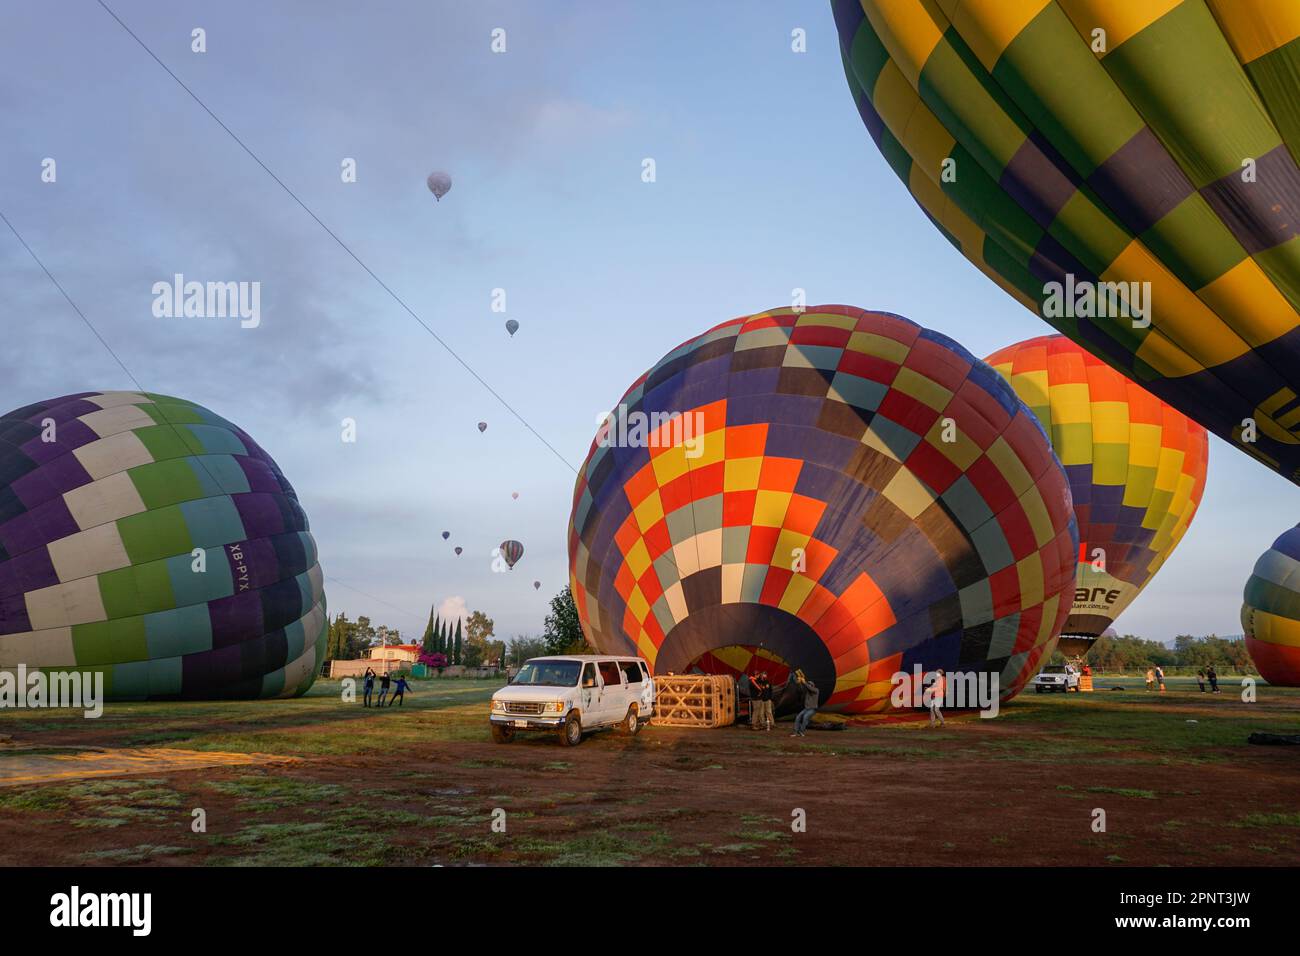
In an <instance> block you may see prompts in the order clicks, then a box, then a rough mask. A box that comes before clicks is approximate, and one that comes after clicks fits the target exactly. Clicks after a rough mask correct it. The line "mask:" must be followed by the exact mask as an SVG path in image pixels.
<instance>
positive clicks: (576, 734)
mask: <svg viewBox="0 0 1300 956" xmlns="http://www.w3.org/2000/svg"><path fill="white" fill-rule="evenodd" d="M560 743H562V744H564V745H565V746H566V747H576V746H578V744H580V743H582V720H581V719H580V718H579V717H578V715H577V714H569V718H568V720H566V721H565V722H564V726H563V727H561V728H560Z"/></svg>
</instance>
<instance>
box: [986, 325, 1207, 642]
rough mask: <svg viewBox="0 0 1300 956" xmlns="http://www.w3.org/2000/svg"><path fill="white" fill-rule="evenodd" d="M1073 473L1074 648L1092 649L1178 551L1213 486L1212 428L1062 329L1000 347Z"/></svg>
mask: <svg viewBox="0 0 1300 956" xmlns="http://www.w3.org/2000/svg"><path fill="white" fill-rule="evenodd" d="M985 361H987V362H988V363H989V364H990V365H992V366H993V367H994V368H995V369H996V370H997V371H998V372H999V373H1000V374H1001V375H1002V376H1003V377H1004V378H1006V379H1007V380H1008V381H1010V382H1011V386H1012V388H1014V389H1015V391H1016V394H1017V395H1019V396H1020V399H1021V401H1023V402H1024V403H1025V404H1026V405H1028V406H1029V407H1030V408H1031V409H1032V410H1033V412H1034V414H1035V415H1037V416H1038V420H1039V421H1040V422H1042V424H1043V427H1044V428H1045V429H1046V430H1047V434H1048V436H1049V437H1050V438H1051V441H1052V448H1053V450H1055V452H1056V455H1057V457H1058V458H1060V459H1061V464H1063V465H1064V466H1065V472H1066V475H1067V476H1068V477H1069V480H1070V493H1071V494H1072V495H1073V497H1074V512H1075V517H1076V518H1077V519H1078V523H1079V566H1078V569H1077V574H1076V583H1075V596H1074V607H1073V608H1072V610H1071V612H1070V616H1069V617H1068V618H1067V619H1066V622H1065V627H1064V628H1063V629H1062V632H1061V640H1060V645H1059V646H1060V648H1061V650H1062V651H1064V652H1065V653H1066V654H1071V655H1073V654H1080V653H1083V652H1085V651H1086V650H1087V649H1088V648H1089V647H1090V646H1091V645H1092V643H1093V642H1094V641H1095V640H1096V639H1097V637H1098V636H1100V635H1101V634H1102V632H1103V631H1105V630H1106V628H1108V627H1110V625H1111V624H1112V623H1113V622H1114V620H1115V619H1116V618H1117V617H1119V615H1120V612H1122V611H1123V610H1124V609H1125V608H1126V607H1128V605H1129V604H1130V603H1132V601H1133V599H1134V598H1135V597H1137V595H1138V593H1139V592H1140V591H1141V590H1142V588H1143V587H1145V586H1146V583H1147V582H1148V581H1150V580H1151V578H1152V576H1153V575H1154V574H1155V573H1156V571H1158V570H1159V569H1160V566H1161V565H1162V564H1163V563H1164V562H1165V559H1166V558H1168V557H1169V555H1170V554H1171V553H1172V552H1173V550H1174V548H1175V547H1176V546H1177V545H1178V542H1179V541H1180V540H1181V539H1182V537H1183V534H1184V532H1186V531H1187V527H1188V525H1189V524H1190V523H1191V520H1192V516H1193V515H1195V514H1196V508H1197V506H1198V505H1199V504H1200V502H1201V493H1202V492H1203V491H1204V490H1205V468H1206V464H1207V460H1208V451H1209V446H1208V440H1207V436H1206V431H1205V429H1204V428H1202V427H1201V426H1200V425H1198V424H1196V422H1194V421H1192V420H1191V419H1190V418H1188V417H1187V416H1185V415H1183V414H1182V413H1181V412H1179V411H1178V410H1176V409H1175V408H1173V407H1172V406H1170V405H1167V404H1165V403H1164V402H1162V401H1161V400H1160V399H1158V398H1156V397H1155V396H1154V395H1152V394H1151V393H1150V392H1148V391H1146V390H1145V389H1144V388H1142V387H1141V386H1140V385H1138V384H1136V383H1135V382H1132V381H1130V380H1129V379H1127V378H1125V377H1124V376H1123V375H1121V374H1120V373H1119V372H1117V371H1115V370H1114V369H1113V368H1111V367H1110V366H1109V365H1106V364H1105V363H1104V362H1102V361H1101V360H1100V359H1097V358H1095V357H1094V356H1093V355H1092V354H1091V353H1089V352H1086V351H1084V350H1083V349H1082V348H1080V347H1079V346H1077V345H1075V344H1074V343H1073V342H1071V341H1070V340H1069V339H1067V338H1066V337H1065V336H1063V335H1044V336H1040V337H1039V338H1034V339H1029V340H1028V341H1025V342H1021V343H1019V344H1018V345H1010V346H1008V347H1006V348H1004V349H1001V350H999V351H997V352H994V353H993V354H992V355H990V356H989V357H988V358H987V359H986V360H985Z"/></svg>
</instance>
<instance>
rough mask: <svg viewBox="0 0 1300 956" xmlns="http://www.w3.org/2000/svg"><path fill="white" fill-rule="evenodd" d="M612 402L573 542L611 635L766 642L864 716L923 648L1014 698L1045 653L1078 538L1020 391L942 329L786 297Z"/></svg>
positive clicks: (688, 656) (589, 609) (1060, 615)
mask: <svg viewBox="0 0 1300 956" xmlns="http://www.w3.org/2000/svg"><path fill="white" fill-rule="evenodd" d="M614 408H615V412H614V413H612V417H611V419H610V420H609V422H608V424H607V425H603V426H602V428H601V430H600V432H599V433H598V435H597V439H596V440H595V441H593V443H592V446H591V450H590V451H589V452H588V456H587V459H586V461H585V462H584V463H583V466H582V468H581V469H580V470H579V477H578V481H577V485H576V487H575V489H574V496H573V512H572V518H571V521H570V525H569V542H568V543H569V570H570V579H569V580H570V587H571V589H572V593H573V597H574V601H575V603H576V606H577V609H578V614H579V618H580V620H581V623H582V627H583V631H584V633H585V634H586V636H587V638H588V640H589V642H590V643H591V644H592V646H594V647H596V648H597V649H599V650H600V652H601V653H605V654H639V655H642V656H644V657H645V658H646V659H647V661H649V662H650V664H651V666H652V667H653V668H654V670H655V672H656V673H665V672H668V671H674V672H677V673H682V672H686V671H689V670H690V669H691V668H692V667H695V666H697V665H699V662H700V661H701V659H702V658H705V656H706V655H711V654H714V652H715V651H718V650H719V649H723V648H729V647H734V646H737V645H749V646H753V647H762V648H765V649H766V650H767V651H768V652H770V653H772V654H774V655H776V656H777V657H779V658H780V659H781V660H783V661H784V662H785V663H786V664H788V665H790V666H791V667H799V668H801V669H802V670H803V671H804V672H805V673H806V674H807V675H808V676H809V677H811V678H812V679H813V681H814V682H815V683H816V684H817V687H818V689H819V691H820V693H821V701H822V707H824V708H825V707H829V708H830V709H832V710H839V711H845V712H849V713H864V712H869V711H878V710H884V709H887V708H889V707H890V706H891V704H890V700H889V692H890V681H891V677H892V675H894V674H896V673H899V672H903V673H911V672H912V668H913V667H914V666H915V667H920V668H922V669H923V670H924V671H931V670H933V669H934V668H936V667H943V668H945V669H947V670H949V671H950V672H970V673H973V674H975V675H979V674H983V675H985V678H983V679H985V680H987V682H988V683H987V684H986V686H988V685H990V684H992V683H993V682H994V680H996V682H997V692H998V694H999V696H1000V697H1002V698H1003V699H1006V698H1009V697H1011V696H1012V695H1014V694H1016V693H1018V692H1019V690H1020V689H1021V688H1022V687H1023V686H1024V685H1025V683H1026V682H1027V681H1028V680H1029V679H1030V678H1031V677H1032V676H1033V675H1034V674H1035V673H1036V672H1037V670H1038V667H1039V664H1040V662H1041V661H1042V660H1044V659H1045V655H1050V653H1051V652H1052V650H1053V649H1054V648H1055V646H1056V636H1057V634H1058V633H1059V631H1060V625H1061V623H1063V622H1064V620H1065V616H1066V614H1067V613H1068V612H1069V609H1070V596H1071V593H1072V590H1073V583H1074V564H1075V554H1076V551H1077V548H1078V537H1077V534H1076V532H1075V530H1074V518H1073V511H1072V509H1071V506H1070V495H1069V487H1068V483H1067V480H1066V476H1065V472H1064V470H1063V469H1062V467H1061V465H1060V463H1059V462H1058V461H1057V460H1056V456H1055V455H1053V454H1052V450H1051V446H1050V445H1049V443H1048V440H1047V437H1046V436H1045V435H1044V434H1043V431H1042V427H1041V426H1040V425H1039V424H1038V422H1037V420H1036V419H1035V418H1034V416H1033V413H1032V412H1030V411H1029V409H1028V408H1026V407H1025V406H1024V404H1023V403H1022V402H1021V401H1020V400H1019V399H1018V398H1016V395H1015V393H1014V392H1013V391H1012V389H1011V387H1010V386H1009V385H1008V384H1007V383H1006V382H1005V381H1003V380H1002V379H1001V378H1000V377H999V376H998V374H997V373H996V372H994V371H993V370H992V369H991V368H989V367H988V366H987V365H985V364H984V363H983V362H981V361H980V360H979V359H977V358H975V357H974V356H972V355H971V354H970V353H969V352H967V351H966V350H965V349H963V348H962V347H961V346H960V345H957V344H956V343H955V342H953V341H952V340H951V339H949V338H948V337H947V336H944V335H941V334H939V333H937V332H932V331H930V330H927V329H923V328H921V327H920V326H918V325H916V324H915V323H912V322H909V321H908V320H906V319H904V318H902V317H900V316H896V315H890V314H887V313H880V312H864V311H863V310H861V309H855V308H851V307H849V306H842V305H832V306H818V307H809V308H808V309H807V310H806V311H803V312H795V311H794V310H792V309H777V310H773V311H771V312H765V313H760V314H758V315H753V316H747V317H742V318H739V319H733V320H731V321H729V322H725V323H723V324H722V325H719V326H717V327H715V328H713V329H710V330H709V331H707V332H704V333H703V334H701V335H699V336H697V337H696V338H694V339H691V340H689V341H688V342H685V343H683V344H682V345H680V346H679V347H677V348H675V349H673V350H672V351H671V352H669V353H668V354H667V355H666V356H665V357H664V358H663V359H661V360H660V361H659V362H658V363H657V364H656V365H655V366H654V367H652V368H651V369H650V370H649V371H648V372H647V373H646V374H645V375H644V376H642V377H641V378H639V379H638V380H637V382H636V384H635V385H634V386H633V387H632V388H631V389H630V390H629V391H628V392H627V393H626V394H625V395H624V397H623V398H622V400H621V401H620V402H618V403H616V404H615V405H614ZM647 420H648V421H651V422H654V421H658V422H659V423H660V425H659V426H657V427H655V428H649V427H646V426H645V425H644V422H645V421H647ZM948 421H951V422H953V423H954V427H955V434H956V436H958V438H959V440H958V441H954V442H948V441H945V440H944V438H943V436H944V434H945V429H946V428H947V425H946V424H945V422H948ZM637 422H641V423H642V425H641V426H638V425H637ZM688 429H689V431H688ZM638 435H639V439H638ZM714 656H715V657H716V656H717V655H716V654H714ZM699 666H702V665H699ZM978 679H981V678H979V677H978V676H977V680H978Z"/></svg>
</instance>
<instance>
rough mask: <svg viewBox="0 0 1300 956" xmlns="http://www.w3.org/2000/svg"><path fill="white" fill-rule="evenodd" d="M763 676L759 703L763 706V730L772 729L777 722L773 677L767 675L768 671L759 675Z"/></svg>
mask: <svg viewBox="0 0 1300 956" xmlns="http://www.w3.org/2000/svg"><path fill="white" fill-rule="evenodd" d="M759 676H760V677H762V678H763V693H762V695H761V699H760V700H759V703H760V704H761V705H762V707H763V724H764V727H763V730H764V731H770V730H771V729H772V725H773V724H774V723H776V708H775V705H774V703H773V701H772V679H771V678H770V677H768V676H767V671H763V673H762V674H760V675H759Z"/></svg>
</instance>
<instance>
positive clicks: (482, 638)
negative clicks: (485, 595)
mask: <svg viewBox="0 0 1300 956" xmlns="http://www.w3.org/2000/svg"><path fill="white" fill-rule="evenodd" d="M495 626H496V625H495V624H494V623H493V622H492V618H490V617H488V616H487V615H486V614H484V613H483V612H482V611H475V612H474V613H472V614H471V615H470V616H469V620H468V621H466V622H465V640H467V641H468V642H469V643H470V644H477V645H478V646H479V647H486V645H487V640H488V638H489V637H492V636H493V628H494V627H495ZM456 633H457V634H459V633H460V621H457V622H456Z"/></svg>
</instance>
